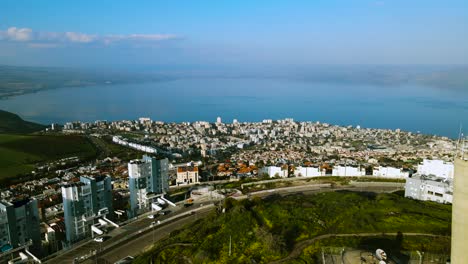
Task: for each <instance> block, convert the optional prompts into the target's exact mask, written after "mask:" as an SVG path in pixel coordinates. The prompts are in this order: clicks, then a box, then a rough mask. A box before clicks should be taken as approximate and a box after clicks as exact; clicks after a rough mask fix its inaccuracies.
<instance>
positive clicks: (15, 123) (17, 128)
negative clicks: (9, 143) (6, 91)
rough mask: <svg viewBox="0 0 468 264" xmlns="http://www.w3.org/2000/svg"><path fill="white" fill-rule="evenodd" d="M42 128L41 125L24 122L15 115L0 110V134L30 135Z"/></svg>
mask: <svg viewBox="0 0 468 264" xmlns="http://www.w3.org/2000/svg"><path fill="white" fill-rule="evenodd" d="M44 128H45V126H43V125H40V124H36V123H32V122H28V121H24V120H23V119H22V118H21V117H19V116H18V115H16V114H13V113H10V112H7V111H3V110H0V133H9V134H11V133H14V134H16V133H32V132H37V131H40V130H42V129H44Z"/></svg>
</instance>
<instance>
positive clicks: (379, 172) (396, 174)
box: [372, 166, 409, 179]
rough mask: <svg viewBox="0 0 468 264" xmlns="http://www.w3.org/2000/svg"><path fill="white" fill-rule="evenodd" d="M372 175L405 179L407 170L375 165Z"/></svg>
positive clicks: (407, 174)
mask: <svg viewBox="0 0 468 264" xmlns="http://www.w3.org/2000/svg"><path fill="white" fill-rule="evenodd" d="M372 176H376V177H385V178H396V179H406V178H408V177H409V172H405V171H402V170H401V169H398V168H394V167H382V166H379V167H376V168H374V169H373V170H372Z"/></svg>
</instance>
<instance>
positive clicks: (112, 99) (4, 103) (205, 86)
mask: <svg viewBox="0 0 468 264" xmlns="http://www.w3.org/2000/svg"><path fill="white" fill-rule="evenodd" d="M0 109H4V110H7V111H11V112H14V113H17V114H19V115H20V116H21V117H23V118H24V119H27V120H31V121H36V122H40V123H43V124H50V123H62V124H63V123H65V122H70V121H78V120H79V121H87V122H93V121H95V120H108V121H114V120H124V119H125V120H134V119H137V118H138V117H150V118H152V119H153V120H161V121H165V122H182V121H189V122H193V121H198V120H204V121H210V122H214V121H215V119H216V117H217V116H221V117H222V119H223V122H226V123H230V122H232V120H233V119H234V118H235V119H238V120H239V122H244V121H248V122H255V121H261V120H263V119H281V118H287V117H292V118H294V119H295V120H298V121H320V122H326V123H331V124H337V125H345V126H346V125H353V126H356V125H360V126H361V127H371V128H390V129H396V128H400V129H403V130H408V131H413V132H417V131H421V132H422V133H427V134H437V135H444V136H449V137H452V138H456V137H457V136H458V131H459V125H460V123H464V124H465V126H467V127H468V100H467V97H466V94H464V96H460V95H459V94H457V93H452V92H451V91H446V90H443V89H437V88H432V87H423V86H415V85H401V86H388V85H356V84H344V83H332V82H327V83H317V82H302V81H294V80H290V79H276V78H272V79H261V78H205V79H203V78H193V79H179V80H175V81H167V82H155V83H143V84H123V85H99V86H91V87H81V88H63V89H55V90H47V91H41V92H38V93H34V94H26V95H22V96H17V97H13V98H9V99H5V100H0Z"/></svg>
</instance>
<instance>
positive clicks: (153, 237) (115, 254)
mask: <svg viewBox="0 0 468 264" xmlns="http://www.w3.org/2000/svg"><path fill="white" fill-rule="evenodd" d="M212 208H213V207H210V208H205V210H203V211H200V212H197V213H196V214H195V215H193V217H185V218H181V219H178V220H175V221H173V222H170V223H168V224H166V225H164V226H161V227H159V228H155V229H154V231H153V230H151V229H150V230H148V231H147V232H145V233H143V234H141V235H139V236H137V237H136V238H135V239H131V240H127V241H126V242H124V243H120V244H119V245H117V246H115V247H112V248H111V249H110V250H107V251H104V252H101V253H100V254H99V255H100V256H99V257H98V263H114V262H116V261H118V260H119V259H122V258H124V257H126V256H135V255H136V254H140V253H143V252H144V251H145V250H148V249H149V248H150V247H151V245H153V244H154V242H156V241H159V240H161V239H163V238H165V237H166V236H168V235H169V234H170V233H171V232H172V231H175V230H177V229H180V228H182V227H184V226H186V225H188V224H190V223H193V222H195V221H196V220H198V219H200V218H204V217H206V216H207V215H208V214H209V213H210V211H211V209H212ZM153 241H154V242H153ZM84 263H95V261H93V259H91V260H90V261H87V262H84Z"/></svg>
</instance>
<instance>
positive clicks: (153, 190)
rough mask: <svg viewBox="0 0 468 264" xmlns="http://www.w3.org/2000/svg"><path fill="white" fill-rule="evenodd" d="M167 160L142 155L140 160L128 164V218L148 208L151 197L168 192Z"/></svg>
mask: <svg viewBox="0 0 468 264" xmlns="http://www.w3.org/2000/svg"><path fill="white" fill-rule="evenodd" d="M168 173H169V160H168V159H167V158H166V159H159V160H158V159H156V158H153V157H149V156H146V155H144V156H143V158H142V159H141V160H132V161H130V162H129V163H128V175H129V179H128V185H129V189H130V212H129V213H130V216H131V217H135V216H136V215H138V213H140V212H143V211H146V210H148V209H149V208H150V206H151V203H152V197H154V195H156V194H164V193H166V192H167V191H168V190H169V176H168Z"/></svg>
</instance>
